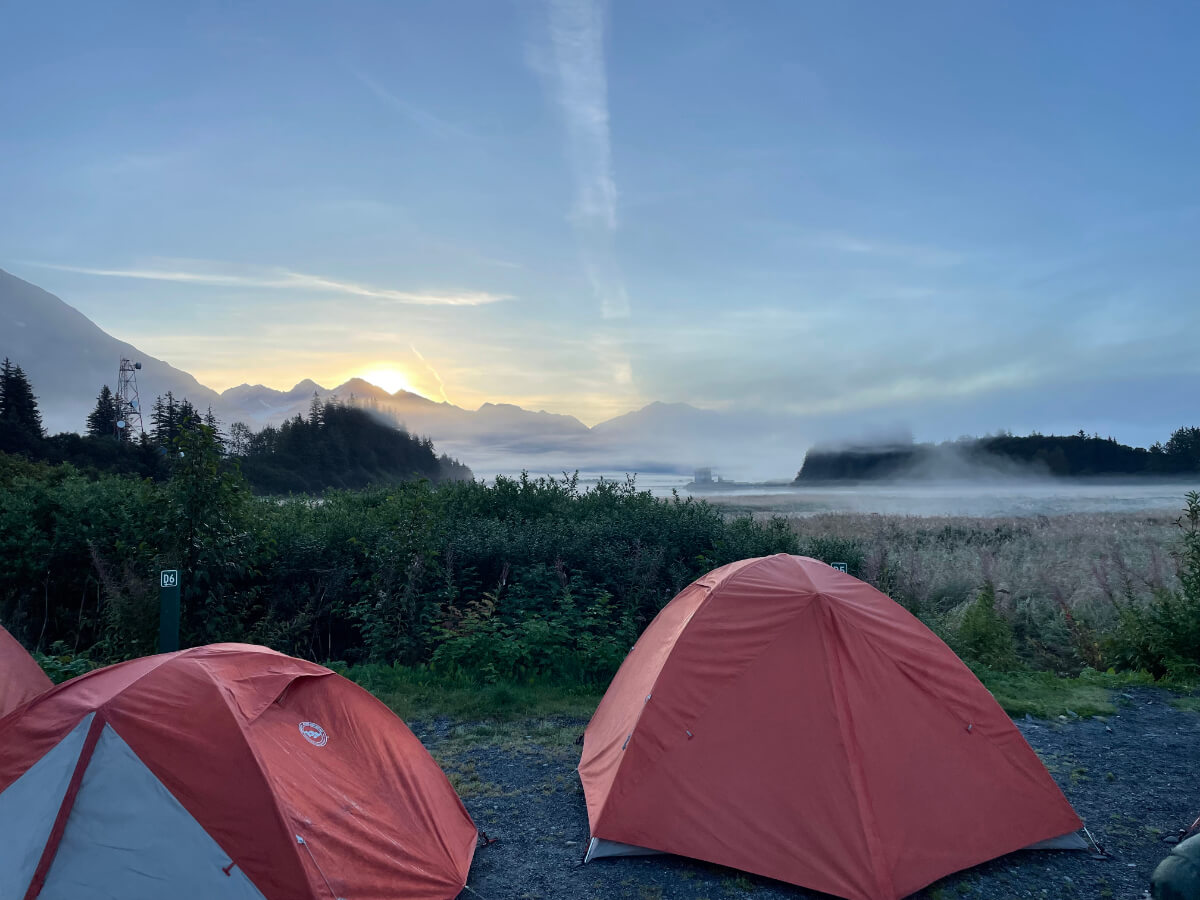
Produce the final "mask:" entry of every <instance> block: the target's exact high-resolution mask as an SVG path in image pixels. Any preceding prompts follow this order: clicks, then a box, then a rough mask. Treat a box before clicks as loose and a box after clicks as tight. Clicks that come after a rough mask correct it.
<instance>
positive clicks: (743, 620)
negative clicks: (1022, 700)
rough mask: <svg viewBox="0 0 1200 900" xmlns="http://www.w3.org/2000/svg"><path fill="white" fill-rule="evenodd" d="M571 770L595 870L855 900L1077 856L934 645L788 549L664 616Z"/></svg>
mask: <svg viewBox="0 0 1200 900" xmlns="http://www.w3.org/2000/svg"><path fill="white" fill-rule="evenodd" d="M579 774H580V777H581V779H582V781H583V788H584V793H585V795H586V798H587V810H588V820H589V822H590V824H591V832H592V841H591V844H590V845H589V848H588V857H587V858H588V859H594V858H596V857H598V856H604V855H617V854H626V853H638V852H653V851H661V852H666V853H675V854H679V855H681V856H689V857H693V858H696V859H703V860H707V861H709V862H713V863H718V864H720V865H725V866H730V867H733V868H736V869H742V870H745V871H748V872H754V873H757V874H760V875H765V876H768V877H771V878H777V879H779V880H781V881H787V882H791V883H792V884H797V885H801V886H803V887H807V888H812V889H815V890H819V891H824V892H827V893H830V894H835V895H837V896H841V897H849V898H853V900H885V898H898V897H903V896H906V895H908V894H911V893H913V892H914V891H917V890H919V889H920V888H922V887H924V886H925V885H927V884H930V883H931V882H933V881H936V880H937V879H938V878H941V877H942V876H944V875H947V874H949V873H951V872H954V871H957V870H959V869H963V868H966V867H968V866H972V865H975V864H977V863H980V862H983V861H984V860H987V859H992V858H994V857H997V856H1001V855H1002V854H1005V853H1008V852H1010V851H1013V850H1018V849H1021V848H1023V847H1029V846H1031V845H1033V844H1037V843H1038V842H1047V843H1048V844H1049V845H1052V846H1058V847H1063V846H1075V847H1083V846H1084V844H1083V842H1082V839H1080V838H1079V837H1078V835H1076V834H1074V832H1075V831H1076V830H1077V829H1078V828H1080V827H1081V824H1082V823H1081V822H1080V820H1079V817H1078V816H1077V815H1076V814H1075V811H1074V810H1073V809H1072V808H1071V805H1070V804H1069V803H1068V802H1067V800H1066V798H1065V797H1064V796H1063V795H1062V792H1061V791H1060V790H1059V789H1058V786H1057V785H1056V784H1055V783H1054V780H1053V779H1052V778H1051V777H1050V775H1049V773H1047V771H1046V769H1045V767H1044V766H1043V765H1042V763H1041V762H1040V761H1039V760H1038V758H1037V756H1036V755H1035V754H1034V752H1033V750H1032V749H1031V748H1030V747H1029V745H1028V744H1027V743H1026V742H1025V740H1024V738H1023V737H1022V736H1021V734H1020V732H1019V731H1018V730H1017V729H1016V727H1015V726H1014V725H1013V723H1012V721H1011V720H1010V719H1009V718H1008V716H1007V715H1005V713H1004V711H1003V710H1002V709H1001V708H1000V706H999V705H998V704H997V703H996V701H995V700H994V699H993V698H992V696H991V694H989V693H988V691H987V690H986V689H985V688H984V687H983V685H982V684H980V683H979V681H978V680H977V679H976V678H975V676H974V675H973V674H972V673H971V671H970V670H969V669H968V668H967V667H966V666H965V665H964V664H963V663H962V662H961V661H960V660H959V659H958V657H957V656H955V655H954V653H953V652H952V651H951V650H950V649H949V648H948V647H947V646H946V645H945V644H944V643H942V641H940V640H939V639H938V638H937V637H936V636H935V635H934V634H933V632H931V631H930V630H929V629H928V628H926V627H925V626H924V625H922V624H921V623H920V622H919V621H918V620H917V619H916V618H915V617H913V616H912V615H910V614H909V613H908V612H907V611H905V610H904V609H903V608H902V607H901V606H900V605H899V604H897V603H895V602H894V601H892V600H891V599H889V598H888V597H886V596H884V595H883V594H881V593H880V592H879V591H877V590H875V589H874V588H872V587H871V586H870V585H868V584H865V583H863V582H861V581H859V580H858V579H856V578H853V577H851V576H849V575H846V574H844V573H842V572H839V571H837V570H836V569H833V568H832V567H830V566H828V565H825V564H824V563H821V562H818V561H817V560H814V559H807V558H805V557H799V556H788V555H785V554H779V555H777V556H769V557H763V558H760V559H749V560H743V561H741V562H737V563H733V564H731V565H728V566H724V567H723V568H720V569H717V570H715V571H713V572H710V573H709V574H708V575H705V576H704V577H703V578H701V579H699V580H698V581H696V582H694V583H693V584H691V585H690V586H689V587H687V588H685V589H684V590H683V591H682V592H681V593H680V594H679V595H678V596H676V597H675V599H673V600H672V601H671V602H670V603H669V604H667V606H666V607H665V608H664V609H663V610H662V612H661V613H659V615H658V617H657V618H656V619H655V620H654V622H653V623H651V625H650V627H649V628H647V629H646V632H645V633H644V634H643V635H642V637H641V638H640V639H639V640H638V642H637V644H636V645H635V646H634V648H633V650H632V651H630V653H629V656H628V657H627V658H626V659H625V662H624V663H623V664H622V666H621V669H620V671H618V672H617V675H616V677H615V678H614V679H613V682H612V684H611V685H610V686H609V688H608V691H607V693H606V694H605V695H604V699H603V700H602V701H601V703H600V706H599V708H598V709H597V710H596V713H595V715H594V716H593V717H592V720H591V722H590V723H589V724H588V727H587V731H586V733H585V736H584V745H583V757H582V759H581V761H580V764H579ZM1056 838H1060V839H1061V840H1059V841H1052V840H1049V839H1056Z"/></svg>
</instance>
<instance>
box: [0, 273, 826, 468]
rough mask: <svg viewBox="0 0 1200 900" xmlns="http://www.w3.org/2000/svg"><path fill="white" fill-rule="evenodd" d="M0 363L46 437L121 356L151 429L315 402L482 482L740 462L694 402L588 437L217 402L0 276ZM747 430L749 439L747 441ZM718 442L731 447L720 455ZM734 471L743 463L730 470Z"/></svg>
mask: <svg viewBox="0 0 1200 900" xmlns="http://www.w3.org/2000/svg"><path fill="white" fill-rule="evenodd" d="M0 357H8V358H10V359H12V360H13V361H14V362H15V363H17V364H19V365H20V366H21V367H22V368H23V369H24V370H25V373H26V374H27V375H28V376H29V380H30V382H31V383H32V385H33V388H34V392H35V393H36V394H37V396H38V402H39V406H40V408H41V411H42V418H43V420H44V421H45V424H46V427H47V430H48V431H50V432H52V433H53V432H59V431H82V430H83V429H84V427H85V422H86V418H87V415H88V413H89V412H90V411H91V410H92V409H93V407H94V405H95V398H96V394H97V393H98V392H99V390H100V386H101V385H104V384H107V385H109V386H110V387H112V388H115V387H116V379H117V368H118V365H119V361H120V360H121V359H122V358H127V359H130V360H132V361H136V362H140V363H141V365H142V368H141V369H140V370H139V371H138V372H137V383H138V389H139V392H140V399H141V403H142V407H143V409H144V411H145V414H146V417H147V422H146V424H147V425H149V421H148V418H149V410H150V408H151V406H152V404H153V402H154V398H155V397H156V396H161V395H165V394H166V393H167V392H168V391H170V392H172V393H173V394H174V395H175V396H176V397H178V398H182V397H186V398H187V399H188V400H190V401H191V402H192V404H193V405H195V406H196V407H197V408H199V409H202V410H204V409H208V408H210V407H211V409H212V411H213V412H214V414H215V415H216V416H217V418H218V419H220V420H221V422H223V423H225V424H226V425H228V424H230V423H232V422H244V423H246V424H247V425H249V426H250V427H251V428H253V429H256V430H257V429H259V428H261V427H263V426H264V425H268V424H278V423H279V422H282V421H283V420H285V419H288V418H291V417H293V416H296V415H298V414H299V415H305V414H306V413H307V412H308V409H309V406H310V405H311V403H312V400H313V396H314V395H316V396H317V397H318V398H320V399H321V400H324V399H327V398H330V397H337V398H340V399H342V400H347V401H349V400H351V399H352V398H353V401H354V402H355V403H356V404H358V405H364V406H368V407H371V408H375V409H377V410H379V411H380V412H381V413H385V414H387V415H389V416H391V417H393V418H394V419H395V420H396V421H397V422H398V423H399V424H402V425H403V426H404V427H405V428H407V429H408V430H409V431H410V432H412V433H415V434H420V435H423V436H428V437H430V438H431V439H432V440H433V441H434V443H435V444H436V446H437V448H438V450H439V451H442V452H446V453H449V454H451V455H452V456H456V457H458V458H459V459H462V460H463V461H464V462H466V463H467V464H468V465H470V466H471V467H472V468H473V469H474V470H475V471H476V472H477V473H489V472H514V471H520V470H522V469H528V470H529V471H530V472H533V473H541V472H550V473H559V472H563V471H571V470H574V469H580V470H584V471H606V472H625V471H630V472H643V473H649V472H657V473H677V474H680V475H690V474H691V472H692V469H693V468H695V467H699V466H713V465H718V466H719V465H720V464H722V463H733V462H734V461H735V460H736V458H737V451H736V450H731V448H729V447H728V444H729V442H728V440H724V441H722V440H721V439H720V438H719V435H722V434H730V433H731V431H730V428H729V425H730V422H729V419H730V416H729V414H726V413H718V412H713V411H710V410H702V409H698V408H696V407H694V406H690V405H688V404H685V403H651V404H649V405H647V406H645V407H643V408H642V409H639V410H635V411H633V412H630V413H626V414H625V415H621V416H617V417H616V418H613V419H610V420H608V421H606V422H601V423H599V424H598V425H595V426H593V427H591V428H589V427H588V426H587V425H585V424H584V423H583V422H581V421H579V420H578V419H576V418H575V417H573V416H568V415H561V414H557V413H549V412H544V411H540V410H528V409H523V408H522V407H520V406H515V405H513V404H510V403H484V404H483V405H482V406H480V407H479V408H478V409H474V410H471V409H464V408H462V407H459V406H455V405H454V404H451V403H445V402H442V403H439V402H436V401H433V400H430V399H428V398H426V397H423V396H421V395H419V394H415V393H412V392H409V391H397V392H396V393H394V394H389V393H388V392H387V391H385V390H383V389H382V388H380V387H377V386H376V385H374V384H371V383H370V382H367V381H364V380H363V379H361V378H352V379H350V380H349V381H347V382H345V383H344V384H339V385H336V386H334V387H325V386H323V385H320V384H317V383H316V382H315V381H312V380H311V379H305V380H303V381H301V382H300V383H298V384H297V385H295V386H294V387H292V388H291V389H290V390H286V391H281V390H277V389H275V388H271V387H267V386H265V385H261V384H254V385H251V384H242V385H238V386H237V387H232V388H229V389H228V390H225V391H223V392H220V393H218V392H217V391H214V390H212V389H211V388H208V387H206V386H205V385H203V384H201V383H200V382H199V381H197V380H196V379H195V378H194V377H193V376H192V375H190V374H188V373H187V372H184V371H182V370H181V369H178V368H175V367H174V366H172V365H170V364H169V363H168V362H166V361H164V360H161V359H158V358H156V357H154V356H151V355H150V354H149V353H147V352H145V351H144V350H142V349H141V348H138V347H135V346H133V345H132V344H129V343H127V342H125V341H122V340H120V339H118V338H116V337H114V336H112V335H110V334H108V333H107V332H106V331H104V330H103V329H101V328H100V327H99V326H98V325H96V324H95V323H94V322H92V321H91V320H90V319H88V318H87V317H86V316H85V315H84V314H83V313H81V312H79V310H77V309H75V308H74V307H72V306H70V305H69V304H67V303H66V302H64V301H63V300H61V299H60V298H58V297H56V296H54V295H53V294H51V293H49V292H47V291H45V290H43V289H41V288H39V287H37V286H36V285H33V284H30V283H29V282H27V281H24V280H22V279H20V278H18V277H16V276H15V275H12V274H10V273H8V272H5V271H4V270H0ZM744 436H745V435H744V432H743V437H744ZM718 445H722V446H724V449H723V450H718ZM802 455H803V444H801V445H800V446H799V447H796V445H795V444H791V445H790V446H789V447H788V449H787V451H786V457H784V458H781V459H780V460H779V463H780V464H779V466H778V468H779V470H780V472H781V473H786V472H787V471H788V470H789V468H790V469H794V468H795V464H794V461H795V459H798V458H799V457H801V456H802ZM732 468H736V465H734V466H732Z"/></svg>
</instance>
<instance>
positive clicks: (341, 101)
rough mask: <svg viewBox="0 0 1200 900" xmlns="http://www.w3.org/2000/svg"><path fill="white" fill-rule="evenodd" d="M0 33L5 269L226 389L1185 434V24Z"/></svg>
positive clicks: (78, 25)
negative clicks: (377, 390)
mask: <svg viewBox="0 0 1200 900" xmlns="http://www.w3.org/2000/svg"><path fill="white" fill-rule="evenodd" d="M4 18H5V27H4V31H3V33H2V34H0V50H2V52H0V159H2V160H3V164H2V165H0V198H2V199H0V210H2V212H0V267H3V268H6V269H8V270H9V271H12V272H13V273H15V274H17V275H19V276H21V277H23V278H26V279H28V280H30V281H33V282H35V283H37V284H39V285H41V286H43V287H45V288H46V289H48V290H50V291H52V292H54V293H56V294H58V295H59V296H61V297H63V299H65V300H66V301H67V302H69V303H71V304H72V305H74V306H76V307H78V308H79V309H80V310H82V311H83V312H84V313H85V314H87V315H88V316H89V317H91V318H92V319H93V320H94V321H96V322H97V323H98V324H100V325H101V326H102V327H103V328H105V329H106V330H108V331H110V332H111V333H113V334H115V335H117V336H118V337H121V338H123V339H126V340H129V341H131V342H132V343H134V344H136V345H137V346H139V347H140V348H141V349H143V350H144V351H146V352H149V353H152V354H154V355H156V356H159V357H162V358H165V359H167V360H168V361H170V362H172V363H173V364H175V365H177V366H179V367H181V368H184V369H187V370H188V371H191V372H192V373H193V374H195V375H196V376H197V377H199V378H200V379H201V381H204V382H205V383H207V384H209V385H211V386H213V387H216V388H218V389H220V388H225V387H229V386H231V385H235V384H238V383H241V382H245V381H249V382H252V383H253V382H265V383H267V384H270V385H272V386H275V387H290V386H291V385H292V384H293V383H295V382H297V381H299V380H301V379H302V378H305V377H312V378H315V379H317V380H318V381H321V382H323V383H326V384H329V385H333V384H336V383H337V382H339V381H341V380H344V379H345V378H347V377H349V376H350V375H353V374H362V373H365V372H380V371H382V372H385V373H386V372H390V373H391V375H392V377H393V378H394V379H396V383H400V382H405V383H407V384H409V385H410V386H412V387H413V388H414V389H415V390H418V391H420V392H421V393H424V394H426V395H428V396H432V397H434V398H436V399H441V398H443V397H445V398H447V399H449V400H451V401H453V402H455V403H458V404H460V405H465V406H475V405H478V404H479V403H481V402H483V401H485V400H493V401H510V402H516V403H520V404H522V405H526V406H531V407H535V408H545V409H549V410H553V411H557V412H568V413H572V414H575V415H578V416H579V417H580V418H582V419H583V420H584V421H586V422H589V423H592V422H595V421H598V420H600V419H603V418H606V417H608V416H611V415H614V414H617V413H620V412H625V411H627V410H630V409H634V408H637V407H639V406H641V405H642V404H644V403H646V402H649V401H651V400H656V399H659V400H666V401H685V402H689V403H692V404H694V405H697V406H701V407H709V408H716V409H723V408H739V409H740V408H762V409H771V410H782V411H786V412H791V413H797V414H805V415H822V416H830V415H834V416H844V417H851V418H853V417H856V416H857V417H860V418H861V419H862V421H871V420H872V419H878V418H880V417H885V416H886V417H888V418H889V420H896V421H901V420H906V421H910V422H913V423H915V424H916V426H917V431H918V434H919V435H920V436H923V437H933V438H940V437H953V436H955V435H956V434H958V433H959V431H966V430H981V429H988V428H1004V427H1007V428H1013V429H1017V430H1019V429H1023V428H1031V427H1038V428H1042V429H1053V428H1065V429H1070V430H1074V429H1075V427H1079V426H1083V427H1088V428H1089V430H1090V429H1091V428H1092V427H1093V426H1094V427H1095V428H1097V429H1099V430H1101V431H1105V430H1106V429H1111V430H1114V431H1115V432H1116V433H1117V435H1118V436H1120V437H1124V438H1126V439H1129V440H1138V439H1142V438H1143V435H1146V434H1151V433H1154V434H1157V433H1160V432H1161V431H1162V429H1163V428H1164V427H1167V428H1169V427H1174V426H1175V425H1178V424H1184V421H1185V420H1189V419H1194V418H1197V417H1198V416H1200V410H1198V409H1197V408H1196V405H1195V404H1196V400H1195V397H1196V395H1197V391H1196V390H1195V387H1196V385H1197V375H1198V374H1200V362H1197V359H1198V357H1197V354H1196V352H1195V334H1196V330H1197V326H1198V325H1200V302H1198V297H1197V284H1198V283H1200V254H1198V253H1197V248H1198V247H1200V167H1198V166H1197V165H1196V160H1198V159H1200V63H1198V62H1197V60H1196V54H1195V47H1196V40H1197V38H1198V37H1200V6H1198V5H1196V4H1194V3H1191V2H1174V3H1172V2H1158V3H1154V4H1144V3H1135V2H1128V3H1117V2H1097V3H1089V4H1074V3H1062V4H1047V3H1042V2H1028V3H998V2H997V3H971V4H964V3H961V2H944V3H940V2H939V3H928V2H913V3H852V2H838V3H823V2H822V3H816V2H811V3H810V2H799V0H795V2H780V3H768V2H757V0H756V2H753V3H741V2H730V3H718V2H703V0H689V2H653V3H643V2H614V3H610V4H602V3H594V2H589V0H546V2H534V0H528V2H515V3H509V2H502V0H488V2H483V0H480V2H472V3H458V2H438V3H392V2H385V3H346V4H338V5H337V6H336V7H334V6H331V5H329V4H316V3H297V2H291V3H273V4H266V3H262V4H250V3H196V4H168V3H144V4H143V3H137V4H131V3H119V2H117V3H111V4H104V5H98V4H69V5H68V4H59V3H49V2H48V3H40V4H21V5H15V4H14V5H10V7H9V8H7V9H6V11H5V15H4ZM1048 398H1049V399H1048ZM1071 398H1078V402H1074V401H1072V399H1071ZM1081 419H1084V420H1086V421H1080V420H1081ZM1162 436H1163V437H1165V434H1163V435H1162Z"/></svg>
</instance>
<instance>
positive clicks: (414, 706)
mask: <svg viewBox="0 0 1200 900" xmlns="http://www.w3.org/2000/svg"><path fill="white" fill-rule="evenodd" d="M331 667H332V668H334V669H336V670H337V671H338V672H340V673H341V674H343V675H345V676H346V677H347V678H350V679H351V680H353V681H355V682H357V683H358V684H360V685H362V686H363V687H365V688H366V689H367V690H369V691H371V693H373V694H374V695H375V696H377V697H378V698H379V699H380V700H382V701H383V702H384V703H386V704H387V705H388V706H389V707H391V708H392V709H393V710H395V712H396V713H397V715H399V716H400V717H401V718H402V719H404V720H405V721H427V720H433V719H438V718H442V717H447V718H450V719H453V720H455V721H457V722H465V723H475V724H468V725H458V726H455V728H454V732H453V734H452V735H451V739H452V740H453V741H454V743H461V744H464V745H465V744H470V743H480V742H487V741H500V742H503V743H505V744H508V745H510V746H511V747H512V748H513V749H520V747H521V745H522V744H525V743H527V742H529V743H532V744H535V745H537V746H539V747H548V746H553V747H561V746H563V745H564V744H570V743H572V742H573V741H574V738H575V737H576V736H577V735H578V733H579V732H580V731H581V730H582V727H581V725H580V724H579V723H580V721H581V720H587V719H589V718H591V715H592V713H593V712H595V710H596V706H597V705H598V704H599V703H600V698H601V697H602V696H603V689H602V688H598V687H593V686H572V685H558V684H512V683H501V684H488V685H479V684H474V683H472V682H470V681H469V680H466V679H455V678H448V677H445V676H440V675H435V674H434V673H432V672H430V671H429V670H428V669H414V668H404V667H402V666H383V665H362V666H351V667H348V668H347V667H346V666H344V665H338V664H336V663H333V664H331ZM975 674H976V675H978V676H979V679H980V680H981V681H982V682H983V683H984V685H985V686H986V687H987V689H988V690H989V691H991V692H992V695H993V696H994V697H995V698H996V700H997V702H999V704H1000V706H1001V707H1003V708H1004V711H1005V712H1007V713H1008V714H1009V715H1010V716H1016V717H1021V716H1024V715H1025V714H1027V713H1028V714H1029V715H1032V716H1034V717H1036V718H1040V719H1053V718H1056V717H1058V716H1068V717H1070V716H1071V714H1072V713H1074V714H1075V715H1076V716H1079V717H1081V718H1087V717H1089V716H1106V715H1112V714H1113V713H1115V712H1116V711H1117V707H1118V705H1120V704H1121V703H1122V702H1127V701H1124V700H1123V698H1121V696H1120V694H1121V693H1122V692H1124V691H1127V690H1128V689H1130V688H1136V687H1152V686H1153V687H1163V688H1167V689H1171V690H1176V691H1181V692H1185V693H1190V692H1191V691H1193V690H1194V689H1195V685H1193V684H1182V683H1171V682H1164V681H1158V682H1156V681H1154V680H1153V679H1152V678H1151V677H1150V676H1149V675H1146V674H1143V673H1136V672H1135V673H1128V672H1126V673H1115V672H1111V671H1110V672H1096V671H1093V670H1085V671H1084V672H1083V673H1082V674H1081V675H1079V676H1078V677H1075V678H1064V677H1060V676H1057V675H1054V674H1053V673H1050V672H1034V671H1022V672H993V671H991V670H988V669H978V670H976V673H975ZM1171 702H1172V704H1173V705H1174V706H1176V707H1177V708H1179V709H1183V710H1188V711H1190V712H1200V697H1197V696H1186V697H1179V698H1176V699H1174V700H1172V701H1171ZM564 720H565V721H564ZM568 738H569V740H568Z"/></svg>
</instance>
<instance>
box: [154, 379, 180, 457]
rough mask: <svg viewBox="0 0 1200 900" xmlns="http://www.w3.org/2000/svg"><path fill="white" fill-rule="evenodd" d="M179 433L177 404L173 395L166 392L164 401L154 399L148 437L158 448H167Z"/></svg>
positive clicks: (159, 398)
mask: <svg viewBox="0 0 1200 900" xmlns="http://www.w3.org/2000/svg"><path fill="white" fill-rule="evenodd" d="M178 433H179V404H177V403H176V402H175V395H174V394H173V393H171V392H170V391H167V397H166V399H165V400H164V399H163V398H162V397H161V396H160V397H155V398H154V408H153V411H152V412H151V413H150V436H151V438H152V439H153V440H154V443H156V444H158V445H159V446H160V447H169V446H170V445H171V442H172V441H173V440H174V439H175V438H176V437H177V436H178Z"/></svg>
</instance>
